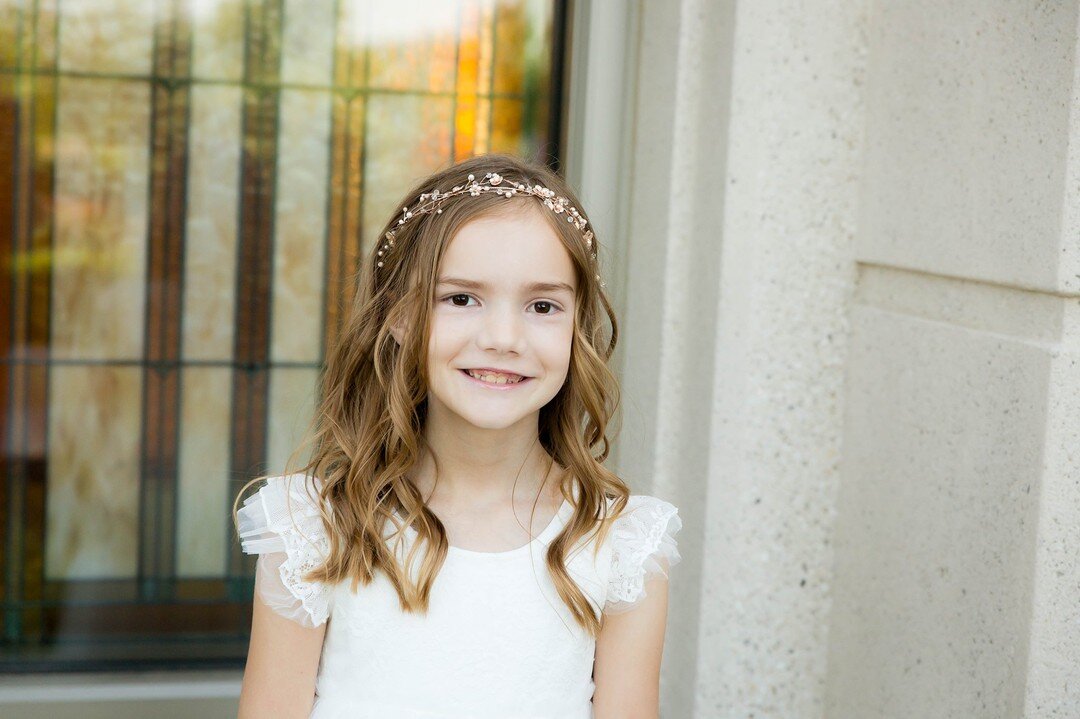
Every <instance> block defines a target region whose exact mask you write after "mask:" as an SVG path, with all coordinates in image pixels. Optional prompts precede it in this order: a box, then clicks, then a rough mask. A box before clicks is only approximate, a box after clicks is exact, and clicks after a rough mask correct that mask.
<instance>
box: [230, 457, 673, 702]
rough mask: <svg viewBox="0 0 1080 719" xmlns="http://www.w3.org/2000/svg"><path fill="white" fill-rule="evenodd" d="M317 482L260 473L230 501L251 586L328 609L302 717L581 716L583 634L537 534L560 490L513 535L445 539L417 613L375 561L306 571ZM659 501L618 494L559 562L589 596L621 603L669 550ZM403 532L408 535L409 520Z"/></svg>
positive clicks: (314, 534)
mask: <svg viewBox="0 0 1080 719" xmlns="http://www.w3.org/2000/svg"><path fill="white" fill-rule="evenodd" d="M317 498H318V493H317V486H316V485H315V484H314V481H313V480H311V479H310V478H306V477H304V476H303V475H289V476H287V477H273V478H271V479H269V480H267V481H266V483H264V485H263V486H262V487H260V489H259V491H258V492H257V493H255V494H254V495H252V496H251V497H249V498H248V499H247V500H246V501H245V503H244V506H243V507H242V508H241V509H240V512H239V528H240V537H241V544H242V547H243V549H244V551H245V552H247V553H249V554H256V553H257V554H259V555H260V557H259V561H258V563H257V570H256V591H257V592H258V594H259V597H260V598H261V599H262V600H263V601H264V602H265V603H266V604H267V605H268V606H270V607H271V608H272V609H273V610H274V611H276V612H277V613H279V614H281V615H283V616H286V617H288V618H289V619H291V620H292V621H295V622H297V623H299V624H302V625H304V626H309V627H310V626H318V625H321V624H323V623H324V622H327V621H329V624H328V625H327V628H326V635H325V639H324V642H323V651H322V657H321V659H320V662H319V671H318V677H317V679H316V700H315V704H314V706H313V708H312V713H311V717H315V718H317V719H330V718H331V717H333V718H337V717H349V718H350V719H354V718H355V719H366V718H375V717H378V718H379V719H385V718H387V717H394V718H395V719H421V718H423V719H460V718H463V717H469V718H470V719H486V718H488V717H491V718H494V717H499V718H500V719H506V718H508V717H515V718H520V719H556V718H557V719H585V718H587V717H591V716H592V703H591V700H592V694H593V688H594V684H593V680H592V666H593V659H594V652H595V639H593V638H592V637H591V636H589V635H588V633H587V632H585V630H584V629H583V628H582V627H581V626H580V625H579V624H578V623H577V621H576V620H574V619H573V617H572V616H571V615H570V613H569V610H568V609H567V607H566V606H565V604H564V603H563V601H562V599H561V598H560V597H559V595H558V592H557V590H556V588H555V585H554V583H553V582H552V580H551V578H550V576H549V574H548V572H547V569H546V566H545V563H544V551H545V549H546V547H547V545H548V544H549V543H550V542H551V540H552V539H554V538H555V537H556V536H557V535H558V534H559V532H560V531H561V530H562V527H563V526H564V523H565V522H566V521H567V520H568V519H569V517H570V516H571V514H572V513H573V506H572V505H571V504H570V502H564V503H563V505H562V507H561V508H560V509H559V512H558V513H557V514H556V515H555V517H554V518H553V519H552V520H551V523H550V524H549V525H548V526H547V527H546V528H545V529H544V530H542V531H541V532H540V534H539V535H537V536H536V537H535V539H534V540H533V541H532V542H530V543H529V544H527V545H524V546H522V547H518V548H517V549H513V550H510V551H507V552H492V553H489V552H474V551H470V550H464V549H459V548H457V547H450V548H449V551H448V554H447V557H446V561H445V563H444V564H443V566H442V567H441V569H440V570H439V574H438V576H437V577H436V580H435V583H434V584H433V586H432V592H431V597H430V605H429V609H428V612H427V614H426V615H424V614H414V613H405V612H403V611H401V608H400V603H399V601H398V596H397V593H396V592H395V591H394V589H393V587H392V586H391V584H390V582H389V580H387V578H386V577H385V576H383V575H382V574H381V573H380V574H378V575H376V578H375V579H374V580H373V581H372V582H371V583H370V584H369V585H367V586H363V585H360V584H358V585H357V587H356V591H355V592H354V591H352V589H351V586H350V585H351V583H350V582H348V581H345V582H341V583H339V584H336V585H334V586H329V587H328V586H323V585H321V584H320V583H310V582H305V581H304V580H303V576H304V574H305V573H306V572H308V571H309V570H310V569H311V568H313V567H315V566H317V565H318V564H320V563H321V561H322V558H323V557H324V556H325V555H326V553H327V552H328V549H329V544H328V539H327V536H326V533H325V528H324V527H323V525H322V519H321V517H320V515H319V512H318V509H317V507H318V499H317ZM681 526H682V523H681V520H680V518H679V516H678V510H677V509H676V508H675V507H674V506H673V505H671V504H669V503H667V502H665V501H663V500H660V499H657V498H655V497H650V496H647V495H632V496H631V497H630V500H629V502H628V504H627V507H626V509H625V510H624V512H623V514H622V515H621V516H620V517H619V518H618V519H617V520H616V522H615V524H614V525H613V526H612V528H611V531H610V532H609V533H608V536H607V537H606V538H605V541H604V543H603V545H602V546H601V547H600V548H599V552H597V553H596V555H595V556H594V553H593V548H594V547H593V546H592V545H589V546H585V545H584V544H583V545H581V546H579V547H576V548H575V549H574V550H572V551H571V552H569V553H568V556H569V560H568V562H567V569H568V571H569V573H570V575H571V577H572V578H573V579H574V581H575V582H577V584H578V586H579V587H580V588H581V590H582V591H583V592H584V593H585V595H586V596H587V597H588V598H589V600H590V602H591V603H592V604H593V605H594V607H596V608H597V609H601V610H602V611H604V612H606V613H609V614H610V613H616V612H625V611H628V610H630V609H632V608H633V607H635V606H637V605H638V604H639V603H640V602H641V600H642V599H643V598H644V596H645V583H646V582H647V581H648V580H649V579H652V578H654V577H659V576H666V574H667V571H668V569H669V568H670V567H672V566H674V565H675V564H677V563H678V562H679V561H680V557H679V553H678V549H677V547H676V542H675V539H674V535H675V533H676V532H677V531H678V530H679V529H680V528H681ZM406 535H407V542H406V544H405V545H403V547H402V550H401V551H402V555H403V554H404V552H406V551H407V548H408V542H411V541H412V540H413V539H414V538H415V536H414V535H415V533H414V532H412V530H411V529H410V530H409V531H408V532H406Z"/></svg>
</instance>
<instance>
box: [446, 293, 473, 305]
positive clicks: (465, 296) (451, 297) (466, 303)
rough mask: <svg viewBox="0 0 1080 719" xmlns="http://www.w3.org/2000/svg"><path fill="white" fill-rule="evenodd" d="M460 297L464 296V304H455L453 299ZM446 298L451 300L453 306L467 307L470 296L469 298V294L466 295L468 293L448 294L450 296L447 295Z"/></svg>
mask: <svg viewBox="0 0 1080 719" xmlns="http://www.w3.org/2000/svg"><path fill="white" fill-rule="evenodd" d="M462 297H464V298H465V304H463V305H459V304H457V303H456V302H454V300H455V299H458V298H462ZM448 299H449V300H450V302H451V303H453V305H454V306H455V307H467V306H468V304H469V299H470V298H469V296H468V295H450V297H449V298H448Z"/></svg>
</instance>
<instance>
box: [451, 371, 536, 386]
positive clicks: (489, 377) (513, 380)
mask: <svg viewBox="0 0 1080 719" xmlns="http://www.w3.org/2000/svg"><path fill="white" fill-rule="evenodd" d="M459 371H460V372H461V374H463V375H465V377H466V378H468V379H469V380H470V381H472V382H475V383H476V384H478V385H481V386H483V387H487V388H489V389H501V390H509V389H513V388H514V387H520V386H521V385H523V384H525V383H526V382H528V381H529V380H531V379H532V377H524V376H522V375H507V374H499V373H495V372H487V371H484V370H467V369H463V370H459Z"/></svg>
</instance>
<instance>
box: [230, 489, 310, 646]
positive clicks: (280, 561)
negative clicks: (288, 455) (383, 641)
mask: <svg viewBox="0 0 1080 719" xmlns="http://www.w3.org/2000/svg"><path fill="white" fill-rule="evenodd" d="M318 489H319V485H318V482H317V480H314V479H312V478H310V477H306V476H305V475H303V474H291V475H288V476H283V477H270V478H269V479H267V480H266V482H265V483H264V484H263V485H262V486H261V487H260V488H259V491H258V492H256V493H255V494H253V495H251V496H250V497H248V498H247V499H245V500H244V504H243V506H242V507H240V509H239V510H238V511H237V525H238V528H239V533H240V546H241V548H242V549H243V550H244V552H245V553H247V554H258V555H259V560H258V562H257V563H256V565H255V591H256V593H257V594H258V596H259V598H260V599H262V601H263V602H264V603H265V604H266V605H267V606H269V607H270V608H271V609H273V610H274V611H275V612H277V613H278V614H280V615H281V616H283V617H286V618H287V619H290V620H292V621H294V622H296V623H298V624H300V625H302V626H305V627H315V626H319V625H320V624H323V623H324V622H325V621H326V619H327V617H328V616H329V615H330V591H329V589H328V587H326V586H325V585H324V584H323V583H322V582H307V581H304V579H303V577H304V575H305V574H307V573H308V572H309V571H311V570H312V569H314V568H315V567H317V566H319V565H320V564H322V562H323V560H324V559H325V558H326V556H327V555H328V554H329V552H330V541H329V538H328V537H327V535H326V529H325V527H324V526H323V522H322V517H321V516H320V514H319V510H318V506H319V494H318Z"/></svg>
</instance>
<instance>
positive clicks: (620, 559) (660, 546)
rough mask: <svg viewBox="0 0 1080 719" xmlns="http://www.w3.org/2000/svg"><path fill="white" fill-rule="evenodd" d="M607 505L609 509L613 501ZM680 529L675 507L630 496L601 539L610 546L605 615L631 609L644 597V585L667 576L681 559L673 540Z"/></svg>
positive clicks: (666, 503) (644, 497)
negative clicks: (606, 534) (603, 538)
mask: <svg viewBox="0 0 1080 719" xmlns="http://www.w3.org/2000/svg"><path fill="white" fill-rule="evenodd" d="M608 503H609V507H611V506H612V505H613V503H614V500H613V499H612V500H608ZM681 528H682V519H681V518H680V517H679V510H678V508H677V507H676V506H675V505H673V504H671V503H670V502H668V501H665V500H663V499H660V498H659V497H654V496H651V495H647V494H632V495H630V497H629V498H628V499H627V502H626V506H625V507H623V510H622V512H620V513H619V515H618V517H616V519H615V520H614V521H613V522H612V525H611V529H610V530H609V533H608V536H607V538H606V539H605V544H608V545H609V546H610V555H609V556H610V569H609V574H608V581H607V599H606V602H605V605H604V611H605V612H606V613H620V612H624V611H626V610H628V609H632V608H633V607H635V606H637V605H638V604H640V603H641V600H643V599H644V598H645V596H646V591H645V584H646V583H647V582H649V581H651V580H653V579H661V578H666V577H667V576H668V572H669V570H670V569H671V568H672V567H674V566H675V565H676V564H678V563H679V562H680V561H681V559H682V557H681V556H680V555H679V549H678V543H677V542H676V540H675V535H676V534H677V533H678V531H679V530H680V529H681Z"/></svg>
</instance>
